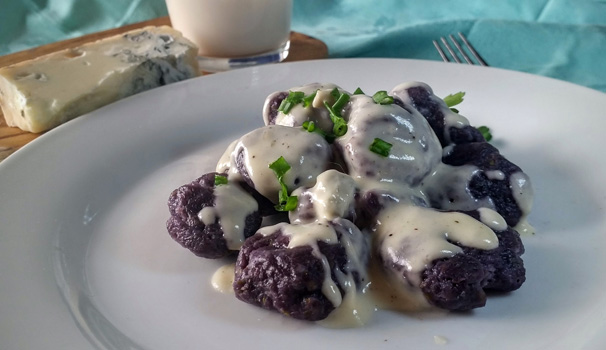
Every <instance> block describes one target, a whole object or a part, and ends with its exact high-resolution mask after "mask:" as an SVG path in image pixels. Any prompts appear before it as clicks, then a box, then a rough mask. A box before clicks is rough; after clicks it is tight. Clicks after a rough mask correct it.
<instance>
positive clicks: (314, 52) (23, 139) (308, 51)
mask: <svg viewBox="0 0 606 350" xmlns="http://www.w3.org/2000/svg"><path fill="white" fill-rule="evenodd" d="M161 25H170V19H169V18H168V17H160V18H156V19H152V20H149V21H145V22H140V23H135V24H131V25H127V26H124V27H120V28H115V29H110V30H106V31H103V32H98V33H93V34H89V35H85V36H82V37H78V38H74V39H69V40H64V41H59V42H56V43H52V44H48V45H43V46H39V47H36V48H33V49H30V50H25V51H21V52H15V53H12V54H9V55H5V56H0V67H5V66H9V65H12V64H15V63H19V62H22V61H26V60H30V59H33V58H36V57H39V56H42V55H46V54H49V53H52V52H56V51H60V50H64V49H68V48H73V47H77V46H80V45H82V44H84V43H88V42H91V41H96V40H99V39H103V38H107V37H110V36H114V35H118V34H121V33H124V32H127V31H130V30H133V29H137V28H142V27H145V26H161ZM290 42H291V46H290V52H289V54H288V58H287V59H286V60H285V62H291V61H303V60H312V59H321V58H326V57H328V48H327V47H326V44H324V43H323V42H322V41H320V40H317V39H315V38H312V37H310V36H307V35H305V34H301V33H297V32H291V34H290ZM38 136H40V134H32V133H30V132H27V131H23V130H21V129H19V128H11V127H8V126H7V125H6V121H5V120H4V116H3V115H2V112H1V111H0V162H1V161H2V160H4V159H5V158H6V157H8V156H9V155H10V154H12V153H13V152H15V151H16V150H18V149H19V148H21V147H23V146H24V145H26V144H27V143H29V142H31V141H32V140H34V139H35V138H36V137H38Z"/></svg>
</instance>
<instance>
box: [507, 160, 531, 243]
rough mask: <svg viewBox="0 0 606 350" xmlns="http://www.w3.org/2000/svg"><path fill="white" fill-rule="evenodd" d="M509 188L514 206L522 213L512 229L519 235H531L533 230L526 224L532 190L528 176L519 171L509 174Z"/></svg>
mask: <svg viewBox="0 0 606 350" xmlns="http://www.w3.org/2000/svg"><path fill="white" fill-rule="evenodd" d="M509 186H510V188H511V194H512V195H513V198H514V200H515V201H516V204H517V205H518V207H519V208H520V210H521V211H522V217H521V218H520V221H519V222H518V224H517V225H516V226H515V227H514V228H515V229H516V230H517V231H518V232H519V233H520V234H533V233H534V232H535V230H534V228H533V227H532V226H531V225H530V223H528V215H529V214H530V210H531V209H532V203H533V198H534V190H533V188H532V185H531V183H530V179H529V178H528V175H526V174H524V173H523V172H521V171H519V172H516V173H513V174H511V176H510V179H509Z"/></svg>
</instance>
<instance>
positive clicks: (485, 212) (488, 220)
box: [478, 208, 507, 231]
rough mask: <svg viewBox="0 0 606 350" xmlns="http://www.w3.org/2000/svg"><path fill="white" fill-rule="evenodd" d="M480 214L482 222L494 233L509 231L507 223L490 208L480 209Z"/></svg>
mask: <svg viewBox="0 0 606 350" xmlns="http://www.w3.org/2000/svg"><path fill="white" fill-rule="evenodd" d="M478 213H479V214H480V221H481V222H482V223H483V224H484V225H486V226H488V227H490V228H491V229H493V230H494V231H505V230H506V229H507V222H505V219H503V217H502V216H501V214H499V213H497V212H496V211H494V210H492V209H489V208H479V209H478Z"/></svg>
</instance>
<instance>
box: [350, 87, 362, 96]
mask: <svg viewBox="0 0 606 350" xmlns="http://www.w3.org/2000/svg"><path fill="white" fill-rule="evenodd" d="M353 94H354V95H364V91H362V89H360V88H359V87H358V88H357V89H356V91H354V93H353Z"/></svg>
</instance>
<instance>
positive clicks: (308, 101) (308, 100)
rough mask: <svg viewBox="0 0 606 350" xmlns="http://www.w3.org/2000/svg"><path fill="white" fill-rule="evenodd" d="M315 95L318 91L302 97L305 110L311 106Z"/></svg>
mask: <svg viewBox="0 0 606 350" xmlns="http://www.w3.org/2000/svg"><path fill="white" fill-rule="evenodd" d="M317 93H318V90H316V91H314V92H313V93H312V94H309V95H307V96H305V97H303V107H305V108H307V107H309V106H311V104H312V102H313V101H314V98H316V94H317Z"/></svg>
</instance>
